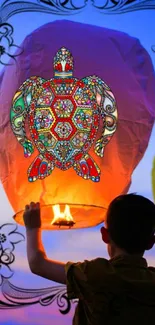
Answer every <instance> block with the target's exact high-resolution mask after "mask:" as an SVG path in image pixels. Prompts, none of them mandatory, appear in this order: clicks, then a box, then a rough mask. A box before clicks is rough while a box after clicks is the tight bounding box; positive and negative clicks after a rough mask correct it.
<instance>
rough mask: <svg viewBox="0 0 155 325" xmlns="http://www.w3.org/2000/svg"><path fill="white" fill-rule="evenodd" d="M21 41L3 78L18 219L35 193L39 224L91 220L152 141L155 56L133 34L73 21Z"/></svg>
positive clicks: (0, 95)
mask: <svg viewBox="0 0 155 325" xmlns="http://www.w3.org/2000/svg"><path fill="white" fill-rule="evenodd" d="M62 30H63V33H62ZM22 47H23V49H24V50H23V52H22V54H21V55H20V56H19V57H18V58H17V64H15V65H13V66H9V67H6V68H5V71H4V74H3V78H2V81H1V85H0V157H1V159H0V178H1V181H2V184H3V187H4V190H5V192H6V194H7V196H8V198H9V201H10V203H11V205H12V207H13V209H14V211H15V220H16V222H18V223H19V224H21V225H22V224H23V219H22V214H23V209H24V206H25V205H26V204H27V203H29V202H30V201H38V200H39V201H40V203H41V207H42V208H41V217H42V228H43V229H51V230H52V229H55V230H57V229H68V227H69V228H71V229H74V228H84V227H90V226H95V225H97V224H99V223H101V222H103V221H104V219H105V215H106V210H107V207H108V205H109V203H110V201H111V200H112V199H113V198H114V197H116V196H117V195H119V194H121V193H126V192H127V191H128V189H129V187H130V184H131V175H132V172H133V170H134V169H135V167H136V166H137V165H138V163H139V161H140V160H141V159H142V157H143V155H144V153H145V150H146V148H147V145H148V142H149V138H150V135H151V131H152V127H153V123H154V118H155V105H154V103H155V93H154V89H155V77H154V71H153V66H152V63H151V60H150V57H149V55H148V53H147V52H146V50H145V49H144V48H143V47H142V46H141V44H140V42H139V41H138V40H137V39H135V38H132V37H130V36H128V35H127V34H124V33H121V32H117V31H113V30H109V29H105V28H100V27H96V26H89V25H85V24H81V23H76V22H70V21H55V22H52V23H49V24H46V25H44V26H42V27H40V28H39V29H37V30H35V31H34V32H32V33H31V34H30V35H29V36H28V37H27V38H26V39H25V40H24V42H23V44H22Z"/></svg>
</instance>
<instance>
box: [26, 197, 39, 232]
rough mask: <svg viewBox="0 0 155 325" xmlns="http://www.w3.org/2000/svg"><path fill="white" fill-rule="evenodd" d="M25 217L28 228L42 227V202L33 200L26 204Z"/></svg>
mask: <svg viewBox="0 0 155 325" xmlns="http://www.w3.org/2000/svg"><path fill="white" fill-rule="evenodd" d="M23 219H24V223H25V227H26V228H29V229H32V228H40V227H41V218H40V203H39V202H37V203H34V202H31V203H30V205H26V206H25V211H24V214H23Z"/></svg>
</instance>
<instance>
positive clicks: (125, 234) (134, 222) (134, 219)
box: [107, 193, 155, 254]
mask: <svg viewBox="0 0 155 325" xmlns="http://www.w3.org/2000/svg"><path fill="white" fill-rule="evenodd" d="M107 228H108V232H109V235H110V238H111V240H112V241H113V242H114V243H115V244H116V245H117V246H118V247H119V248H121V249H124V250H125V251H126V252H127V253H129V254H139V253H144V251H145V250H146V249H147V246H148V245H149V242H150V240H151V237H152V235H153V234H154V232H155V204H154V203H153V202H152V201H150V200H149V199H147V198H145V197H143V196H141V195H137V194H136V193H132V194H126V195H120V196H118V197H117V198H115V199H114V200H113V201H112V202H111V204H110V205H109V208H108V211H107Z"/></svg>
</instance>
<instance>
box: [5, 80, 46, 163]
mask: <svg viewBox="0 0 155 325" xmlns="http://www.w3.org/2000/svg"><path fill="white" fill-rule="evenodd" d="M43 82H44V79H42V78H40V77H31V78H29V79H27V80H26V81H24V82H23V84H22V85H21V86H20V88H19V89H18V90H17V92H16V93H15V95H14V97H13V100H12V105H11V110H10V122H11V128H12V131H13V133H14V135H15V137H16V138H17V140H18V142H19V143H20V144H21V145H22V147H23V149H24V156H25V157H29V156H31V154H32V153H33V151H34V147H33V143H32V142H31V140H29V139H28V138H27V135H26V129H25V121H26V118H27V117H28V115H29V112H30V106H31V102H32V99H33V96H34V95H35V96H36V97H35V98H37V96H39V91H40V87H41V86H42V84H43Z"/></svg>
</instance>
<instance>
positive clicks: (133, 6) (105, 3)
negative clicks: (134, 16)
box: [0, 0, 155, 65]
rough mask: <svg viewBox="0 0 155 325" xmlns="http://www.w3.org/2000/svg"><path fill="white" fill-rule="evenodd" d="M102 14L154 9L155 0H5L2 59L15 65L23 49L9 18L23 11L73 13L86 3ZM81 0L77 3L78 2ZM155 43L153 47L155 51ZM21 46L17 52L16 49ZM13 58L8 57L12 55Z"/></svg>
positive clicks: (0, 20)
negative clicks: (14, 39) (17, 41)
mask: <svg viewBox="0 0 155 325" xmlns="http://www.w3.org/2000/svg"><path fill="white" fill-rule="evenodd" d="M88 2H89V3H91V4H92V6H93V7H94V8H96V9H98V10H99V11H100V12H101V13H103V14H122V13H127V12H132V11H136V10H148V9H155V0H121V1H120V0H89V1H88V0H79V1H76V0H65V1H64V0H33V1H20V0H19V1H18V0H16V1H13V0H5V1H2V4H1V6H0V63H1V64H2V65H12V64H13V61H15V60H16V56H18V55H20V54H21V52H22V51H21V49H20V48H19V47H18V46H17V45H15V44H14V41H13V37H12V36H13V31H14V29H13V27H12V26H11V25H10V24H8V23H7V21H8V19H9V18H10V17H12V16H14V15H16V14H20V13H23V12H42V13H48V14H52V15H71V14H76V13H79V12H80V11H81V10H82V9H84V8H85V7H86V6H87V4H88ZM77 3H78V4H77ZM154 48H155V47H154V45H153V46H152V51H154V52H155V49H154ZM17 49H19V51H17V52H16V53H15V50H17ZM10 58H11V59H12V60H11V61H9V59H10Z"/></svg>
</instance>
